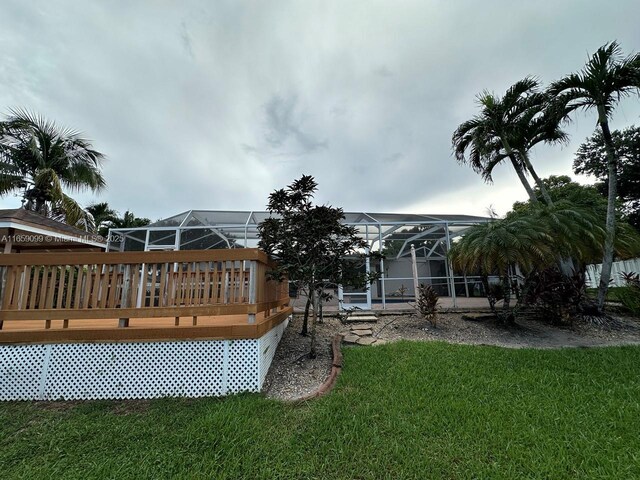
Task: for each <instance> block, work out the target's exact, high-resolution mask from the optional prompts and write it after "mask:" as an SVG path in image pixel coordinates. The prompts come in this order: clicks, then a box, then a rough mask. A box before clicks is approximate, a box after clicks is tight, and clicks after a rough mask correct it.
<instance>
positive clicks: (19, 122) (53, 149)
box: [0, 109, 106, 231]
mask: <svg viewBox="0 0 640 480" xmlns="http://www.w3.org/2000/svg"><path fill="white" fill-rule="evenodd" d="M103 158H104V155H103V154H102V153H100V152H98V151H96V150H94V149H93V148H92V146H91V143H90V142H89V141H88V140H85V139H83V138H81V137H80V136H79V134H78V132H75V131H73V130H69V129H67V128H60V127H58V126H57V125H56V124H55V123H53V122H51V121H48V120H46V119H44V118H43V117H41V116H38V115H35V114H33V113H31V112H28V111H26V110H19V109H18V110H11V111H10V114H9V115H8V117H7V119H6V120H5V121H4V122H0V195H6V194H8V193H10V192H13V191H16V190H18V191H21V193H22V198H23V206H24V208H26V209H28V210H32V211H35V212H38V213H41V214H43V215H47V216H50V217H53V218H55V219H58V220H62V221H65V222H67V223H68V224H70V225H74V226H77V227H80V228H84V229H85V230H90V231H91V230H93V228H94V225H93V217H92V216H91V215H90V214H88V212H87V211H86V210H84V209H82V208H81V207H80V206H79V205H78V203H77V202H76V201H75V200H74V199H73V198H71V197H70V196H69V195H67V194H66V193H65V192H64V189H69V190H71V191H82V190H85V189H90V190H92V191H94V192H98V191H100V190H102V189H103V188H104V187H105V186H106V183H105V180H104V177H103V176H102V172H101V162H102V160H103Z"/></svg>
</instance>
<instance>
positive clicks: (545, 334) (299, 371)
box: [264, 313, 640, 400]
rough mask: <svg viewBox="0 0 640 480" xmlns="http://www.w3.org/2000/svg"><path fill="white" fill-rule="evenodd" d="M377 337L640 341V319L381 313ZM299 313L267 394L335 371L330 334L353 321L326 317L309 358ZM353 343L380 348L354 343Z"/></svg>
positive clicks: (577, 343)
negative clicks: (564, 321) (600, 323)
mask: <svg viewBox="0 0 640 480" xmlns="http://www.w3.org/2000/svg"><path fill="white" fill-rule="evenodd" d="M362 325H363V326H367V327H369V328H371V330H372V332H373V335H372V336H373V337H374V338H377V339H380V340H383V342H381V343H384V342H393V341H398V340H417V341H430V340H431V341H432V340H441V341H445V342H450V343H460V344H469V345H494V346H499V347H506V348H563V347H597V346H613V345H640V320H638V319H637V318H630V317H616V326H615V328H611V329H609V328H606V327H604V328H603V327H597V326H592V325H585V324H575V325H573V326H572V327H557V326H553V325H548V324H544V323H542V322H538V321H532V320H518V321H517V322H516V324H515V325H512V326H505V325H502V324H500V323H498V322H496V321H495V320H494V319H490V318H484V319H481V320H479V321H469V320H464V319H463V318H462V314H459V313H441V314H440V315H438V317H437V325H436V326H433V325H431V323H429V321H427V320H425V319H423V318H420V317H418V316H416V315H415V314H406V315H381V316H380V317H379V319H378V321H377V322H376V323H365V324H362ZM301 327H302V318H301V316H300V315H296V316H294V319H293V321H292V322H291V323H290V324H289V326H288V328H287V329H286V330H285V333H284V335H283V338H282V340H281V342H280V345H279V346H278V350H277V351H276V354H275V357H274V359H273V363H272V365H271V369H270V370H269V374H268V375H267V379H266V381H265V385H264V391H265V393H266V395H267V396H268V397H271V398H277V399H282V400H293V399H296V398H300V397H302V396H305V395H308V394H309V393H310V392H312V391H314V390H315V389H317V388H318V387H319V386H320V385H321V384H322V382H324V380H325V379H326V377H327V375H328V374H329V372H330V370H331V338H332V336H333V335H335V334H336V333H341V334H344V335H346V334H349V330H350V325H344V324H342V323H341V322H340V321H339V320H338V319H336V318H333V317H329V318H325V320H324V322H323V323H322V324H318V327H317V330H318V356H317V357H316V358H315V359H309V358H308V356H307V355H306V353H308V352H309V338H308V337H303V336H301V335H300V334H299V332H300V330H301ZM350 348H375V346H374V347H360V346H356V347H350Z"/></svg>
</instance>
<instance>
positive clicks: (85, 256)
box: [0, 248, 271, 266]
mask: <svg viewBox="0 0 640 480" xmlns="http://www.w3.org/2000/svg"><path fill="white" fill-rule="evenodd" d="M222 260H256V261H259V262H262V263H265V264H268V263H270V262H271V261H270V260H269V258H268V257H267V255H266V254H265V253H264V252H263V251H262V250H259V249H257V248H231V249H214V250H170V251H152V252H50V253H8V254H4V255H2V256H1V257H0V266H13V265H47V266H51V265H69V264H72V265H80V264H82V265H88V264H95V265H118V264H134V263H164V262H167V263H173V262H185V263H186V262H207V261H222Z"/></svg>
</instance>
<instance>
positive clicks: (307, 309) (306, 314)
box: [300, 297, 311, 337]
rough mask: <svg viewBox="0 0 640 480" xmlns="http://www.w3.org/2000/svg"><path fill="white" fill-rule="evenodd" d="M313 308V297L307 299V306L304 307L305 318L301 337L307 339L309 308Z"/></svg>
mask: <svg viewBox="0 0 640 480" xmlns="http://www.w3.org/2000/svg"><path fill="white" fill-rule="evenodd" d="M310 306H311V297H307V304H306V305H305V306H304V317H303V319H302V330H301V331H300V335H304V336H305V337H306V336H307V335H308V334H309V307H310Z"/></svg>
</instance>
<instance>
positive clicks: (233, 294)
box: [229, 261, 236, 303]
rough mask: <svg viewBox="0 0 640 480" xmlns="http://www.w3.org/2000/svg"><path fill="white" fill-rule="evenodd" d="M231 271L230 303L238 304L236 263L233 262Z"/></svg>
mask: <svg viewBox="0 0 640 480" xmlns="http://www.w3.org/2000/svg"><path fill="white" fill-rule="evenodd" d="M230 267H231V268H230V270H229V281H230V285H229V303H236V262H235V261H232V262H231V265H230Z"/></svg>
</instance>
